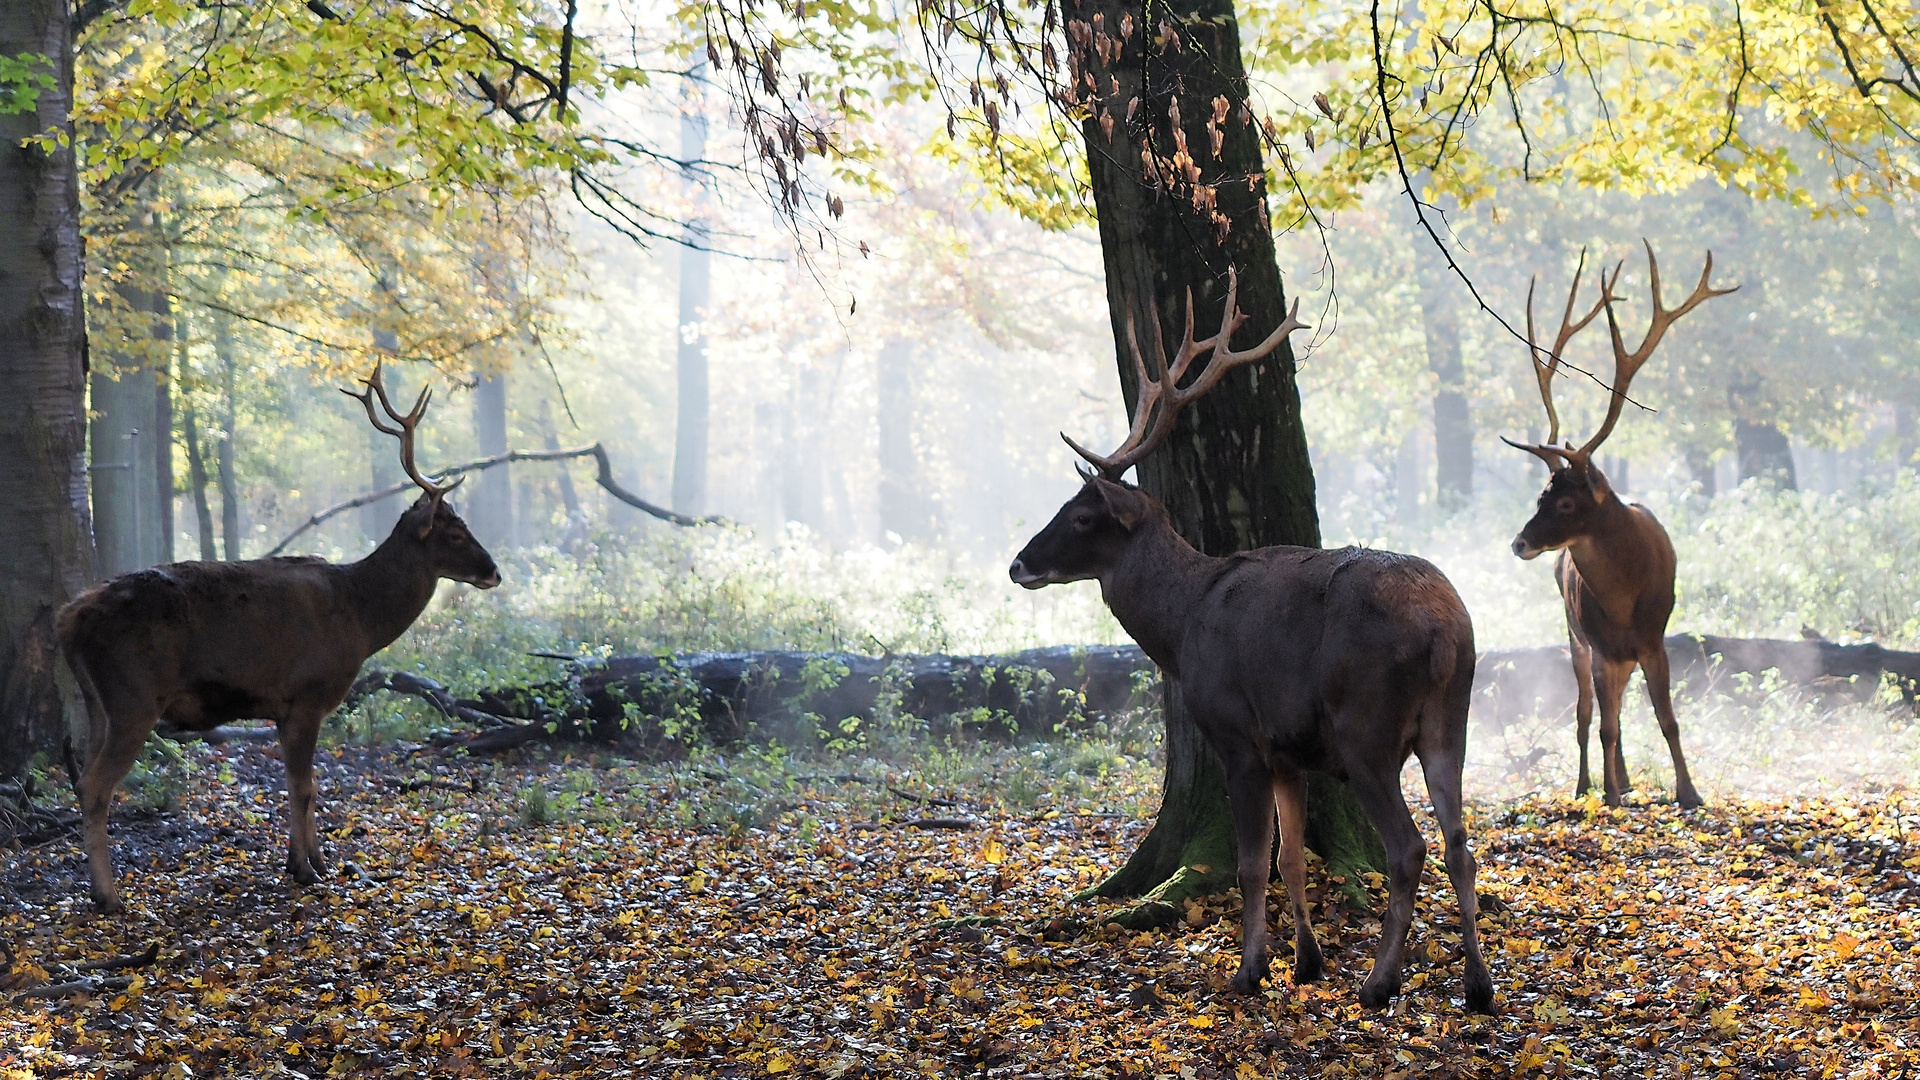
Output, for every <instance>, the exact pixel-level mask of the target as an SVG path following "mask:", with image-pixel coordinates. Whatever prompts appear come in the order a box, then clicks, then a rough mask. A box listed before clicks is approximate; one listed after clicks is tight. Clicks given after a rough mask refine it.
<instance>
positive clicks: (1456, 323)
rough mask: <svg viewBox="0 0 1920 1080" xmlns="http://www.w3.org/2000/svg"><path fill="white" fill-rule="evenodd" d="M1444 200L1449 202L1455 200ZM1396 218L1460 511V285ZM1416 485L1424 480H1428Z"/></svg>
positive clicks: (1415, 14)
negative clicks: (1407, 251) (1415, 286)
mask: <svg viewBox="0 0 1920 1080" xmlns="http://www.w3.org/2000/svg"><path fill="white" fill-rule="evenodd" d="M1404 17H1405V18H1406V19H1407V20H1408V22H1407V25H1409V26H1417V25H1418V24H1419V20H1420V15H1419V11H1418V9H1417V8H1413V9H1412V10H1410V11H1409V12H1408V13H1407V14H1406V15H1405V16H1404ZM1426 179H1427V174H1426V173H1425V172H1422V173H1420V174H1419V176H1418V177H1417V178H1416V179H1415V185H1416V187H1415V190H1419V188H1420V187H1422V186H1424V185H1425V183H1426ZM1446 202H1447V203H1449V204H1451V203H1452V200H1450V199H1449V200H1446ZM1450 208H1451V206H1450V205H1449V206H1446V207H1443V208H1442V210H1443V211H1444V210H1446V209H1450ZM1395 220H1396V221H1397V222H1399V223H1400V226H1401V228H1403V229H1404V230H1406V234H1407V236H1408V238H1409V239H1410V240H1411V242H1412V245H1413V259H1414V268H1415V269H1414V276H1415V278H1416V279H1417V280H1418V282H1419V285H1420V327H1421V331H1422V334H1423V337H1424V339H1425V342H1426V349H1427V370H1428V371H1431V372H1432V373H1433V376H1434V391H1433V449H1434V455H1433V456H1434V493H1435V501H1436V502H1437V503H1438V504H1439V506H1440V508H1441V509H1442V510H1443V511H1445V510H1451V509H1456V508H1458V507H1460V506H1463V505H1465V504H1466V502H1467V501H1468V500H1470V499H1471V498H1472V497H1473V411H1472V409H1471V407H1470V406H1469V404H1468V401H1467V375H1466V367H1465V365H1464V364H1463V363H1462V362H1461V359H1460V310H1459V305H1458V303H1457V302H1456V297H1455V295H1454V290H1455V289H1457V288H1458V287H1459V286H1458V285H1457V284H1456V283H1455V282H1454V280H1453V275H1452V272H1451V271H1450V270H1449V269H1448V268H1447V264H1446V260H1445V259H1444V258H1442V257H1441V254H1440V252H1439V251H1437V250H1435V248H1434V246H1433V243H1432V241H1431V240H1430V239H1429V238H1428V237H1427V235H1426V232H1425V231H1424V230H1423V229H1421V227H1420V223H1419V219H1418V218H1417V217H1416V216H1415V215H1414V213H1413V209H1412V207H1411V206H1410V205H1409V204H1408V203H1407V202H1406V201H1405V200H1401V201H1399V202H1398V203H1396V209H1395ZM1416 482H1424V478H1422V479H1421V480H1420V481H1416Z"/></svg>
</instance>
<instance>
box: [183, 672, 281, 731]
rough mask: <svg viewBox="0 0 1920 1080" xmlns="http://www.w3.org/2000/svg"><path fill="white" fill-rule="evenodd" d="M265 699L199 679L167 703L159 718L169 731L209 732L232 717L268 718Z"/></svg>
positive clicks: (222, 684)
mask: <svg viewBox="0 0 1920 1080" xmlns="http://www.w3.org/2000/svg"><path fill="white" fill-rule="evenodd" d="M270 712H271V710H270V709H269V708H268V702H266V701H265V700H264V699H262V698H261V697H260V696H259V695H257V694H254V693H252V692H250V691H248V690H245V689H242V688H240V687H237V686H233V685H231V684H228V683H220V682H202V683H196V684H194V687H193V689H191V690H189V691H188V692H186V693H184V694H181V695H180V696H178V697H176V698H174V699H173V700H172V701H170V702H168V703H167V707H166V709H165V710H164V711H162V712H161V714H160V721H161V724H162V726H163V727H164V728H165V729H166V730H170V731H211V730H213V729H214V728H217V727H219V726H220V725H221V724H225V723H230V722H232V721H234V720H271V719H274V717H273V716H272V715H270Z"/></svg>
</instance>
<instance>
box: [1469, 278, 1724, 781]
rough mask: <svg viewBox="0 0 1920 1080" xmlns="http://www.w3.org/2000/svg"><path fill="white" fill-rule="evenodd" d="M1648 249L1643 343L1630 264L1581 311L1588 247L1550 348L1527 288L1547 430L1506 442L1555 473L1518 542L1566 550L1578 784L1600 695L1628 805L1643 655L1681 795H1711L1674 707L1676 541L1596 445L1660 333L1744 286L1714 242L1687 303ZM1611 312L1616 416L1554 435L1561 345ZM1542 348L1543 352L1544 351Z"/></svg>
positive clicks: (1612, 775)
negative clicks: (1630, 697) (1664, 289)
mask: <svg viewBox="0 0 1920 1080" xmlns="http://www.w3.org/2000/svg"><path fill="white" fill-rule="evenodd" d="M1646 248H1647V277H1648V279H1649V281H1650V286H1651V288H1652V292H1653V315H1652V317H1651V320H1650V321H1649V323H1648V326H1647V332H1646V335H1645V336H1644V337H1642V338H1641V339H1640V346H1639V348H1636V349H1634V350H1632V351H1628V349H1627V346H1626V343H1625V342H1624V341H1623V340H1621V337H1620V323H1619V320H1618V319H1617V318H1616V317H1615V315H1614V310H1613V305H1614V302H1615V301H1617V300H1618V299H1619V297H1618V296H1615V295H1614V292H1613V287H1614V285H1616V284H1618V282H1619V280H1620V271H1621V268H1622V267H1623V266H1624V265H1625V264H1624V263H1622V264H1620V265H1616V266H1615V267H1614V270H1613V273H1612V275H1610V276H1609V275H1608V274H1607V273H1605V272H1604V271H1603V272H1602V273H1601V275H1600V298H1599V299H1598V300H1597V301H1595V302H1594V305H1593V308H1592V310H1590V311H1588V312H1587V313H1586V315H1585V316H1584V317H1582V318H1581V319H1579V320H1577V321H1575V320H1574V318H1573V310H1574V306H1575V302H1576V300H1577V298H1578V296H1579V293H1580V276H1581V274H1582V273H1583V272H1584V271H1585V269H1586V252H1584V251H1583V252H1581V253H1580V265H1579V267H1578V268H1577V269H1576V270H1575V271H1574V275H1573V288H1571V289H1570V290H1568V292H1567V306H1566V311H1565V312H1564V313H1563V314H1562V316H1561V320H1560V332H1559V334H1558V335H1557V336H1556V337H1555V339H1554V342H1553V349H1552V350H1551V351H1545V350H1542V349H1541V348H1540V347H1539V346H1538V345H1536V344H1535V343H1534V337H1533V289H1532V287H1531V286H1529V287H1528V289H1527V349H1528V353H1529V355H1530V356H1531V357H1532V359H1533V373H1534V378H1535V381H1536V382H1538V383H1539V386H1540V401H1541V404H1543V405H1545V406H1546V410H1547V437H1546V440H1545V441H1544V442H1540V443H1517V442H1514V441H1513V440H1511V439H1507V440H1505V441H1506V443H1507V445H1509V446H1512V447H1516V448H1518V449H1521V450H1525V451H1526V452H1528V453H1530V454H1532V455H1534V456H1535V457H1537V458H1539V459H1540V460H1541V461H1543V462H1545V463H1546V465H1547V469H1548V471H1549V473H1550V474H1551V475H1550V476H1549V478H1548V480H1547V487H1546V490H1544V491H1542V492H1541V493H1540V502H1539V505H1538V507H1537V508H1536V509H1535V511H1534V515H1533V519H1532V520H1531V521H1528V522H1527V524H1526V526H1525V527H1524V528H1522V529H1521V530H1520V534H1519V535H1518V536H1516V537H1514V539H1513V553H1514V554H1515V555H1518V556H1520V557H1521V558H1522V559H1533V558H1537V557H1539V555H1540V554H1541V553H1542V552H1545V551H1554V550H1558V551H1559V552H1560V556H1559V560H1558V562H1557V563H1556V564H1555V567H1554V576H1555V578H1556V579H1557V580H1558V581H1559V584H1560V597H1561V600H1562V601H1563V602H1564V603H1565V605H1566V609H1567V638H1568V647H1569V652H1570V653H1571V654H1572V657H1573V674H1574V681H1575V682H1576V683H1577V684H1578V686H1579V698H1578V701H1577V704H1576V707H1575V710H1574V711H1575V719H1576V727H1577V737H1578V739H1579V742H1580V779H1579V785H1578V787H1577V788H1576V789H1575V790H1576V793H1584V792H1586V791H1587V790H1588V789H1589V788H1590V787H1592V774H1591V773H1590V772H1589V771H1588V766H1587V733H1588V731H1589V730H1590V728H1591V726H1592V723H1593V703H1594V699H1595V698H1596V697H1597V698H1599V700H1600V771H1601V786H1602V789H1603V791H1604V794H1605V796H1606V800H1607V805H1609V806H1619V805H1620V801H1621V798H1622V796H1623V795H1624V793H1625V792H1626V790H1627V768H1626V758H1625V755H1623V754H1622V753H1621V751H1620V699H1621V697H1622V695H1623V694H1624V693H1625V692H1626V688H1627V677H1628V676H1630V675H1632V674H1633V669H1634V667H1635V666H1636V665H1637V666H1639V668H1640V669H1641V670H1642V671H1643V672H1644V673H1645V675H1646V683H1647V696H1648V697H1649V698H1651V699H1652V700H1653V711H1654V714H1655V715H1656V716H1658V717H1659V718H1660V733H1661V734H1662V735H1664V736H1665V737H1666V740H1667V748H1668V749H1669V750H1670V751H1672V753H1673V785H1674V794H1675V796H1676V797H1677V798H1678V800H1679V802H1680V805H1681V806H1699V805H1701V799H1700V793H1699V792H1698V791H1696V790H1694V786H1693V778H1692V777H1691V776H1689V775H1688V773H1687V760H1686V756H1685V755H1684V754H1683V753H1681V750H1680V724H1679V721H1677V720H1676V719H1675V718H1674V715H1673V697H1672V692H1671V686H1670V680H1669V677H1668V672H1667V649H1666V644H1665V638H1666V633H1667V619H1668V617H1669V616H1671V615H1672V614H1673V574H1674V555H1673V542H1672V541H1671V540H1669V539H1668V538H1667V531H1666V530H1665V529H1663V528H1661V527H1660V522H1659V521H1658V520H1657V519H1656V518H1655V517H1654V516H1653V512H1652V511H1650V510H1648V509H1647V508H1646V507H1644V506H1641V505H1640V504H1639V503H1636V502H1629V501H1627V500H1625V499H1622V498H1621V497H1620V496H1619V494H1618V493H1616V492H1615V491H1614V490H1613V486H1612V485H1611V484H1610V483H1608V481H1607V477H1606V474H1604V473H1602V472H1601V471H1600V468H1599V466H1597V465H1595V464H1594V463H1593V452H1594V451H1595V450H1597V449H1599V448H1600V444H1602V443H1604V442H1606V441H1607V436H1609V435H1611V434H1613V428H1614V425H1615V424H1617V423H1619V421H1620V413H1621V411H1622V409H1623V408H1624V407H1625V405H1626V403H1627V401H1628V400H1629V399H1628V397H1627V391H1628V389H1629V388H1630V387H1631V386H1632V385H1633V377H1634V376H1635V375H1636V374H1638V373H1639V371H1640V368H1641V367H1642V366H1644V365H1645V364H1646V362H1647V360H1648V359H1649V358H1650V357H1652V356H1653V351H1654V350H1655V349H1656V348H1658V347H1659V346H1660V341H1661V339H1662V338H1664V337H1665V336H1666V334H1667V330H1668V329H1670V328H1671V327H1672V326H1673V324H1674V323H1676V322H1678V321H1680V318H1681V316H1683V315H1685V314H1686V313H1687V312H1689V311H1692V310H1693V309H1694V308H1696V307H1699V306H1700V305H1701V304H1704V303H1706V302H1707V301H1708V300H1711V299H1712V298H1714V297H1716V296H1725V295H1726V294H1728V293H1730V292H1732V291H1734V289H1737V288H1739V286H1737V285H1736V286H1733V288H1727V289H1715V288H1713V287H1712V286H1710V285H1709V284H1708V279H1709V278H1711V277H1712V275H1713V253H1712V252H1708V253H1707V260H1706V266H1705V267H1704V268H1702V269H1701V271H1700V282H1699V284H1697V285H1695V286H1694V287H1693V292H1692V294H1691V295H1689V296H1688V297H1687V299H1686V300H1685V301H1684V302H1682V303H1681V305H1680V306H1679V307H1676V308H1668V307H1666V306H1665V305H1664V304H1663V303H1662V302H1661V299H1660V264H1659V262H1658V261H1657V260H1655V259H1654V257H1653V245H1652V244H1651V243H1647V244H1646ZM1602 311H1605V312H1606V315H1607V331H1608V335H1609V336H1610V338H1611V340H1612V343H1613V365H1614V366H1613V385H1612V387H1611V388H1610V389H1609V396H1608V402H1607V417H1606V419H1605V420H1604V421H1602V422H1601V424H1600V430H1599V431H1596V432H1595V433H1594V434H1593V437H1592V438H1590V439H1588V440H1587V441H1586V442H1585V443H1583V444H1581V446H1580V448H1579V449H1577V450H1576V449H1574V447H1573V444H1572V443H1571V442H1569V443H1566V444H1565V445H1563V446H1556V445H1554V443H1555V441H1556V440H1557V439H1559V437H1560V414H1559V413H1558V412H1557V411H1556V410H1555V409H1554V407H1553V379H1554V376H1555V375H1557V374H1558V373H1559V370H1560V367H1561V365H1562V362H1563V360H1564V357H1565V353H1564V351H1563V350H1565V349H1566V347H1567V343H1568V342H1570V341H1572V340H1573V336H1574V335H1575V334H1577V333H1579V332H1580V331H1581V329H1583V328H1584V327H1585V326H1586V325H1587V324H1588V323H1590V322H1592V321H1593V319H1594V317H1595V316H1596V315H1598V314H1600V312H1602ZM1543 354H1544V355H1543Z"/></svg>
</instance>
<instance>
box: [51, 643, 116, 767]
mask: <svg viewBox="0 0 1920 1080" xmlns="http://www.w3.org/2000/svg"><path fill="white" fill-rule="evenodd" d="M60 645H61V648H60V653H61V655H62V656H64V657H65V658H66V661H67V669H68V670H69V671H71V672H73V681H74V683H75V684H76V685H77V686H79V687H80V698H81V700H82V701H83V702H84V703H85V706H86V710H87V722H86V724H85V726H84V730H85V732H86V738H87V741H86V744H85V745H84V746H82V747H81V748H80V767H81V768H83V769H84V768H86V766H87V764H88V763H89V762H91V761H92V760H93V756H94V755H95V754H97V753H99V752H100V748H101V747H103V746H105V745H107V728H108V724H109V718H108V716H107V706H106V702H105V701H104V700H103V699H102V698H101V697H100V687H99V686H98V685H97V684H96V683H95V682H94V681H93V671H92V669H90V668H89V667H87V662H86V660H84V659H82V658H81V656H80V650H78V649H75V648H72V647H71V644H70V643H69V642H67V641H62V642H61V643H60ZM73 780H74V783H76V784H77V783H79V782H80V778H79V777H78V776H76V777H74V778H73Z"/></svg>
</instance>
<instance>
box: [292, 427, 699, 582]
mask: <svg viewBox="0 0 1920 1080" xmlns="http://www.w3.org/2000/svg"><path fill="white" fill-rule="evenodd" d="M581 457H591V458H593V459H594V461H595V462H597V463H598V464H599V474H598V475H597V476H595V477H594V482H595V483H597V484H599V485H600V486H601V487H603V488H605V489H606V490H607V493H608V494H610V495H612V496H613V497H614V498H616V499H619V500H620V501H621V502H623V503H626V504H627V505H628V506H631V507H634V508H636V509H639V510H644V511H645V512H647V513H649V514H652V515H653V516H654V517H657V518H659V519H660V520H662V521H670V522H672V523H673V524H675V525H731V524H732V522H731V521H729V520H727V519H726V518H723V517H719V516H716V515H709V516H707V517H688V516H687V515H685V514H679V513H675V512H674V511H672V510H668V509H667V508H666V507H664V506H655V505H654V504H653V503H650V502H648V501H647V500H645V499H643V498H641V497H640V496H638V495H635V494H634V493H633V492H631V491H628V490H627V489H626V488H623V487H621V486H620V485H619V484H618V483H617V482H615V480H614V479H613V462H612V461H611V460H609V459H608V457H607V451H606V448H605V447H603V446H601V445H600V444H599V443H594V444H593V445H592V446H577V447H574V448H573V449H571V450H509V451H508V452H506V453H504V454H495V455H494V456H492V457H489V458H481V459H480V460H478V461H469V462H466V463H465V464H462V465H454V466H452V467H450V468H447V469H442V470H441V471H440V472H439V473H438V474H436V476H435V479H437V480H444V479H446V478H447V477H450V476H458V475H460V474H462V473H470V472H484V471H486V470H487V469H491V468H493V467H494V466H495V465H505V464H507V463H509V462H513V461H564V460H568V459H571V458H581ZM414 490H417V488H416V486H415V484H414V483H413V481H411V480H406V481H402V482H401V483H398V484H394V485H392V486H391V487H384V488H381V489H380V490H378V491H369V492H367V493H365V494H363V495H355V496H354V497H353V498H351V499H348V500H347V501H345V502H341V503H335V504H334V505H332V506H329V507H327V508H326V509H325V510H322V511H320V512H319V513H317V514H315V515H313V516H312V517H310V518H308V519H307V520H306V521H304V522H302V523H301V525H300V527H299V528H297V529H295V530H293V531H292V532H290V533H288V534H287V535H286V537H285V538H284V539H282V540H281V541H280V542H279V543H278V544H275V545H274V546H273V550H272V551H269V552H267V555H268V557H272V556H275V555H278V554H280V553H281V552H282V551H285V550H286V549H287V545H288V544H291V543H293V542H294V540H295V539H297V538H298V537H299V536H300V534H301V533H304V532H306V531H307V530H308V529H311V528H314V527H316V526H318V525H320V524H321V523H322V522H324V521H326V520H327V519H329V518H332V517H334V516H336V515H338V514H344V513H346V512H347V511H349V510H352V509H354V508H355V507H360V506H367V505H369V504H372V503H377V502H379V501H380V500H382V499H390V498H392V497H393V496H395V495H399V494H402V493H404V492H408V491H414Z"/></svg>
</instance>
